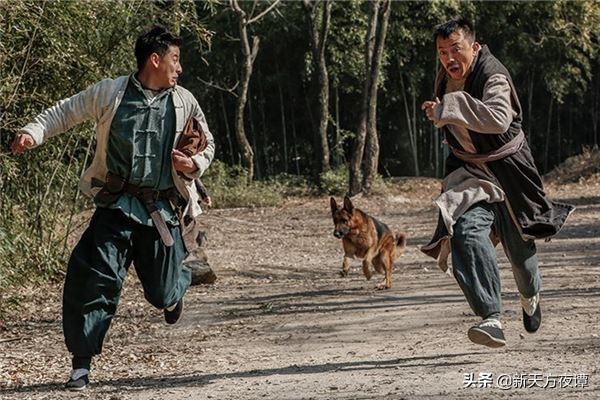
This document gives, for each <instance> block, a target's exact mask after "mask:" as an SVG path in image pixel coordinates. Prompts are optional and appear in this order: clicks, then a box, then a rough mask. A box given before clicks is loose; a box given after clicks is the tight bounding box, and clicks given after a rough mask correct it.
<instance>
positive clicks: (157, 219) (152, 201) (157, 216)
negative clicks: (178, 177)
mask: <svg viewBox="0 0 600 400" xmlns="http://www.w3.org/2000/svg"><path fill="white" fill-rule="evenodd" d="M124 192H125V193H129V194H130V195H132V196H135V197H137V198H138V199H140V200H142V202H143V203H144V206H145V207H146V210H147V211H148V214H150V218H152V222H154V226H155V227H156V230H157V231H158V234H159V235H160V239H161V240H162V242H163V244H164V245H165V246H167V247H171V246H173V244H175V240H174V239H173V236H172V235H171V232H170V231H169V228H168V227H167V223H166V222H165V219H164V217H163V216H162V214H161V213H160V211H159V210H158V208H156V201H157V200H160V199H167V198H169V196H170V195H172V192H171V191H169V190H163V191H160V190H155V189H151V188H144V187H139V186H136V185H133V184H131V183H128V184H127V185H126V186H125V190H124Z"/></svg>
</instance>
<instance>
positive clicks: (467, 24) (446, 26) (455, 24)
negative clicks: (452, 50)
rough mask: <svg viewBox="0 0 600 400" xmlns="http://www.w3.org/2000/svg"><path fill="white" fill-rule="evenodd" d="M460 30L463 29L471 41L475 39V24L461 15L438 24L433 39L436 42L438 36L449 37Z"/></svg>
mask: <svg viewBox="0 0 600 400" xmlns="http://www.w3.org/2000/svg"><path fill="white" fill-rule="evenodd" d="M458 31H462V33H463V35H465V38H466V39H469V40H470V41H471V42H474V41H475V30H474V29H473V24H471V21H469V20H468V19H466V18H464V17H462V16H460V15H457V16H456V17H454V18H452V19H451V20H450V21H448V22H444V23H443V24H439V25H436V27H435V28H434V29H433V41H434V42H436V41H437V38H438V37H441V38H442V39H447V38H448V37H450V35H451V34H453V33H454V32H458Z"/></svg>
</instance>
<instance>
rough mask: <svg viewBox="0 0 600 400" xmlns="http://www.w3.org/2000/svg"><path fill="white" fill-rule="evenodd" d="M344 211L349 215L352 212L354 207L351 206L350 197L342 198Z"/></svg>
mask: <svg viewBox="0 0 600 400" xmlns="http://www.w3.org/2000/svg"><path fill="white" fill-rule="evenodd" d="M344 209H345V210H346V211H348V212H349V213H351V212H352V210H354V205H353V204H352V201H350V197H348V196H344Z"/></svg>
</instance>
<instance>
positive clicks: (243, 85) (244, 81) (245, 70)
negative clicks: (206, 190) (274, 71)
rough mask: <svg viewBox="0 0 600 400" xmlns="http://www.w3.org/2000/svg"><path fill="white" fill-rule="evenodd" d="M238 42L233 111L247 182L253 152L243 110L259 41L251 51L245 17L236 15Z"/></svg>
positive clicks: (250, 172) (250, 178)
mask: <svg viewBox="0 0 600 400" xmlns="http://www.w3.org/2000/svg"><path fill="white" fill-rule="evenodd" d="M238 16H239V29H240V42H241V44H242V54H243V55H244V60H243V62H242V77H241V82H240V86H239V90H238V98H237V107H236V110H235V136H236V139H237V142H238V146H239V148H240V151H241V153H242V166H243V167H244V168H246V170H247V171H248V180H249V181H251V180H252V179H254V152H253V151H252V146H250V142H248V137H247V136H246V130H245V128H244V110H245V108H246V102H247V101H248V87H249V86H250V77H251V76H252V63H253V62H254V58H255V57H256V54H257V53H258V46H259V42H260V41H259V39H258V37H256V36H255V37H254V38H253V40H252V49H250V42H249V41H248V30H247V25H246V16H245V15H242V14H238Z"/></svg>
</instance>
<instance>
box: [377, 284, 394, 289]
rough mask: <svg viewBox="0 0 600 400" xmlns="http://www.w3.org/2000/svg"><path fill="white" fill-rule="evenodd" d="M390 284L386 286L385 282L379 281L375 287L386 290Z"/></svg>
mask: <svg viewBox="0 0 600 400" xmlns="http://www.w3.org/2000/svg"><path fill="white" fill-rule="evenodd" d="M390 287H391V286H387V285H386V284H385V283H380V284H379V285H377V286H375V289H377V290H386V289H389V288H390Z"/></svg>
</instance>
